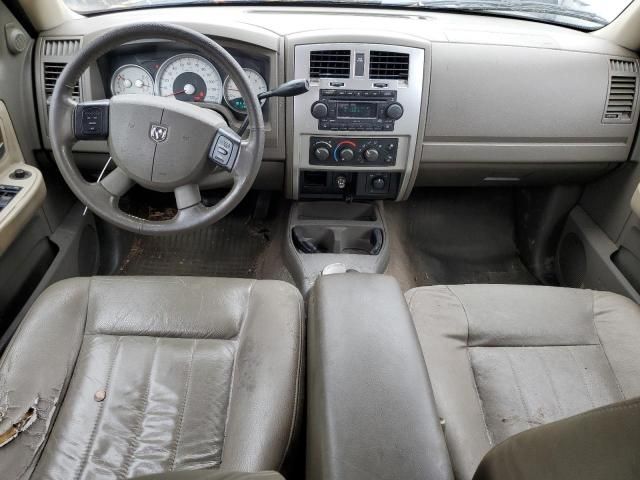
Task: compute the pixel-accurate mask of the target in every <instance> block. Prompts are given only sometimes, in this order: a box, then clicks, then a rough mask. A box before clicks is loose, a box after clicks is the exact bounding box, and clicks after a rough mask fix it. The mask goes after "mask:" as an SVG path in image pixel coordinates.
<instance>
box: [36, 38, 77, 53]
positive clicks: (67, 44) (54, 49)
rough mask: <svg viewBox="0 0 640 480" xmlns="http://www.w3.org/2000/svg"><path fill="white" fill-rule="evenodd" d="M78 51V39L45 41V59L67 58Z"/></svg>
mask: <svg viewBox="0 0 640 480" xmlns="http://www.w3.org/2000/svg"><path fill="white" fill-rule="evenodd" d="M79 49H80V40H79V39H69V40H45V42H44V55H45V56H46V57H67V56H70V55H73V54H75V53H76V52H77V51H78V50H79Z"/></svg>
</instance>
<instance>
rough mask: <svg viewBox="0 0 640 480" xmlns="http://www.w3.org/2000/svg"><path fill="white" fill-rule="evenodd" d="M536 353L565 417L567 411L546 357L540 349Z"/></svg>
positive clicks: (559, 408)
mask: <svg viewBox="0 0 640 480" xmlns="http://www.w3.org/2000/svg"><path fill="white" fill-rule="evenodd" d="M547 348H553V347H547ZM567 348H570V347H567ZM569 353H571V350H569ZM534 354H535V356H536V357H538V359H539V360H540V363H541V364H542V369H543V370H544V373H545V375H546V376H547V378H548V379H549V385H551V391H552V392H553V397H554V399H555V401H556V403H557V404H558V410H560V412H561V415H562V417H563V418H564V417H565V416H566V413H565V411H564V406H563V405H562V402H561V401H560V396H559V395H558V390H557V389H556V386H555V384H554V383H553V375H552V374H551V370H550V369H549V366H548V365H547V362H546V360H545V357H544V355H541V354H540V350H535V351H534ZM574 362H575V359H574ZM583 381H584V379H583Z"/></svg>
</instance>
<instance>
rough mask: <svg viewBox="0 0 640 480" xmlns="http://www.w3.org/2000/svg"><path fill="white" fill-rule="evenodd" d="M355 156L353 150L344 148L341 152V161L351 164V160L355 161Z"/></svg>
mask: <svg viewBox="0 0 640 480" xmlns="http://www.w3.org/2000/svg"><path fill="white" fill-rule="evenodd" d="M354 156H355V153H353V150H351V149H350V148H343V149H342V150H340V160H341V161H343V162H350V161H351V160H353V157H354Z"/></svg>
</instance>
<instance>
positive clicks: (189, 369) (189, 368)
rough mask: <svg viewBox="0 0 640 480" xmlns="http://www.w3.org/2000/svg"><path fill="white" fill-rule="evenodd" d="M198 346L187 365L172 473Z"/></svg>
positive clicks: (192, 352) (172, 467)
mask: <svg viewBox="0 0 640 480" xmlns="http://www.w3.org/2000/svg"><path fill="white" fill-rule="evenodd" d="M197 344H198V340H197V339H196V340H193V346H192V347H191V357H190V358H189V363H188V364H187V379H186V382H185V387H184V400H183V401H182V404H181V406H180V415H179V417H178V431H177V432H176V439H175V442H174V446H173V448H172V449H171V456H170V457H169V459H170V463H171V466H170V471H174V469H175V467H176V457H177V456H178V448H179V447H180V439H181V436H182V425H183V423H184V414H185V410H186V408H187V400H188V398H189V387H190V385H191V376H192V374H193V356H194V355H195V352H196V346H197Z"/></svg>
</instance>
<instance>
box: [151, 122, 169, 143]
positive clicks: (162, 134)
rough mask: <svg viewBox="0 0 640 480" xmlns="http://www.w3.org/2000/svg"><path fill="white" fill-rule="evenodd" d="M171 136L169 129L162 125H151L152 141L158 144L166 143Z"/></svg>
mask: <svg viewBox="0 0 640 480" xmlns="http://www.w3.org/2000/svg"><path fill="white" fill-rule="evenodd" d="M168 135H169V127H163V126H162V125H156V124H155V123H152V124H151V130H149V136H150V137H151V140H153V141H154V142H156V143H160V142H164V141H165V140H166V139H167V136H168Z"/></svg>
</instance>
